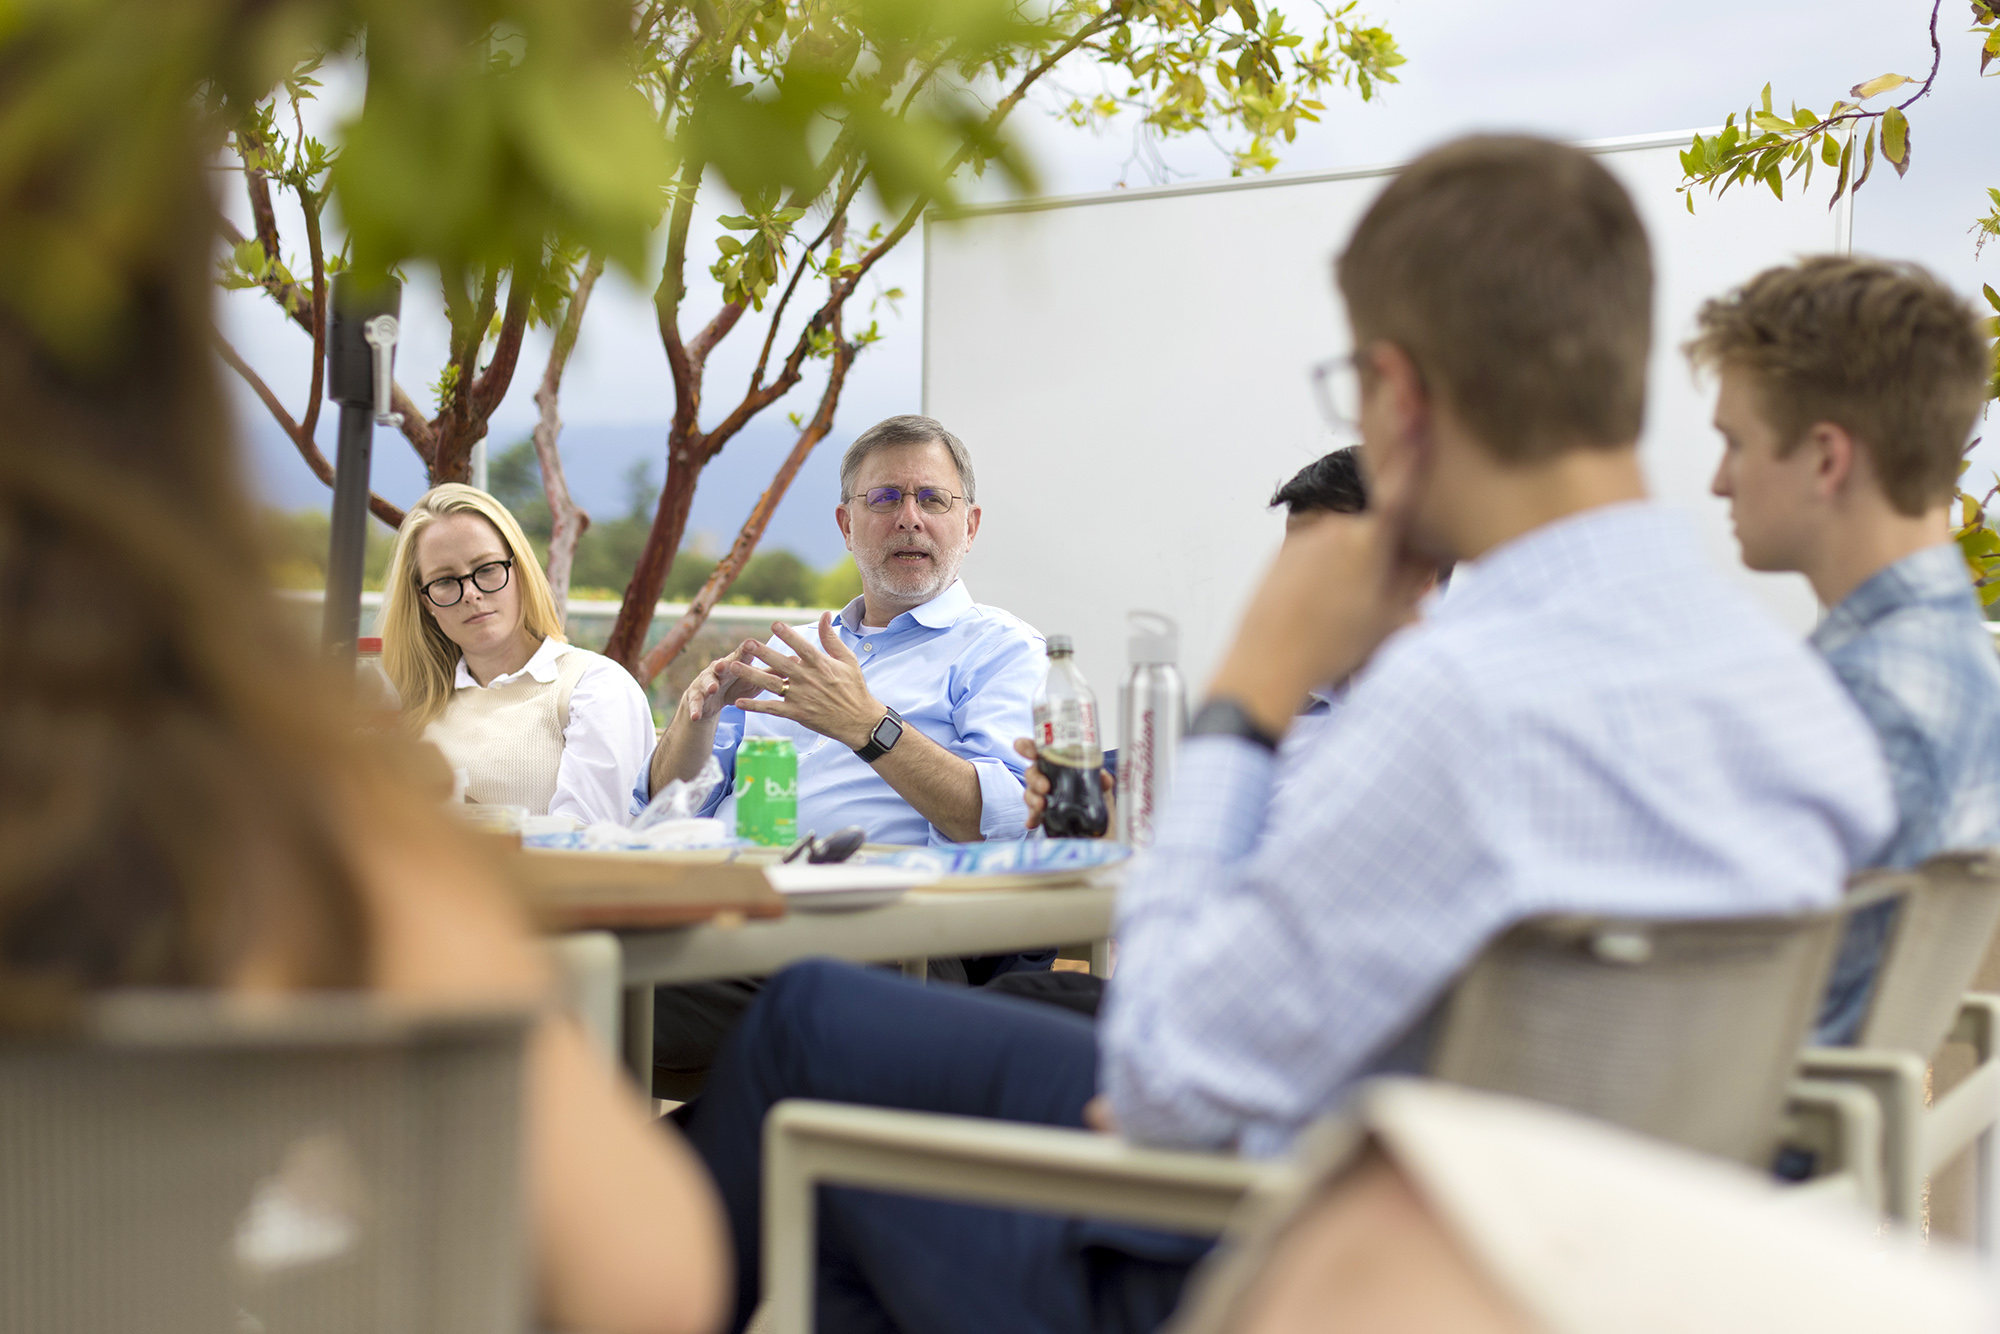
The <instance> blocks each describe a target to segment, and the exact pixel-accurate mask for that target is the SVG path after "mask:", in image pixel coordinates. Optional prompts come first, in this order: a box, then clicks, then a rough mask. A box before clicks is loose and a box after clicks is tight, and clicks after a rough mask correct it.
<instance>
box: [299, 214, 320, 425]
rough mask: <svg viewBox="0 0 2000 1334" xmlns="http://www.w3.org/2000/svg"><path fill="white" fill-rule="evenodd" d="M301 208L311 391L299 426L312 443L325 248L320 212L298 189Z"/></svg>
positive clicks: (317, 398) (317, 393)
mask: <svg viewBox="0 0 2000 1334" xmlns="http://www.w3.org/2000/svg"><path fill="white" fill-rule="evenodd" d="M298 193H299V205H300V207H301V208H302V209H303V210H304V212H305V217H306V250H307V253H309V254H310V255H311V256H312V285H313V288H312V340H313V372H312V390H311V392H310V394H309V396H308V398H307V401H306V415H305V419H304V420H303V421H301V422H300V423H299V431H298V435H299V438H300V439H302V440H311V439H313V438H314V435H315V432H317V431H318V430H319V405H320V402H321V400H322V399H323V398H324V397H325V393H326V249H325V245H324V243H323V242H322V241H321V238H320V230H319V210H318V209H315V208H314V207H313V206H312V201H311V200H310V199H308V198H307V197H306V196H307V194H308V193H309V191H308V190H307V189H306V188H305V187H304V186H303V185H302V186H300V187H299V192H298Z"/></svg>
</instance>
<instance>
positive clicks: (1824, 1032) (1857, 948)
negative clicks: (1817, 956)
mask: <svg viewBox="0 0 2000 1334" xmlns="http://www.w3.org/2000/svg"><path fill="white" fill-rule="evenodd" d="M1901 907H1902V904H1900V903H1898V902H1895V901H1894V900H1892V901H1890V902H1888V903H1872V904H1870V905H1869V906H1867V907H1866V908H1863V909H1861V911H1859V912H1857V913H1855V914H1854V915H1852V916H1851V917H1849V918H1848V919H1847V929H1846V931H1845V932H1844V933H1842V935H1841V937H1840V952H1839V953H1838V954H1837V955H1835V956H1834V960H1833V971H1832V973H1831V974H1830V975H1829V977H1828V979H1827V984H1826V997H1825V999H1824V1000H1822V1001H1821V1002H1820V1011H1819V1023H1818V1025H1817V1026H1816V1028H1815V1030H1814V1032H1813V1038H1812V1040H1813V1043H1814V1045H1816V1046H1821V1047H1851V1046H1853V1045H1854V1039H1855V1038H1857V1037H1859V1036H1860V1034H1861V1021H1862V1020H1863V1019H1866V1018H1867V1017H1868V1006H1869V1003H1870V1002H1871V1001H1873V1000H1874V998H1875V970H1876V969H1877V968H1878V967H1880V966H1881V963H1882V947H1883V946H1884V945H1886V944H1887V943H1888V940H1889V932H1890V930H1891V929H1892V928H1893V927H1894V926H1895V925H1896V912H1897V910H1898V909H1899V908H1901Z"/></svg>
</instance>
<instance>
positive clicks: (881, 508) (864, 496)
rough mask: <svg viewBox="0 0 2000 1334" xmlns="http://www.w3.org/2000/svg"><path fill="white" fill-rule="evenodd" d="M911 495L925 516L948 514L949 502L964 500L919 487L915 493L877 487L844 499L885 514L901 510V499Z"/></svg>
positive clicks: (942, 491) (939, 491) (933, 489)
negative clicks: (857, 502) (856, 501)
mask: <svg viewBox="0 0 2000 1334" xmlns="http://www.w3.org/2000/svg"><path fill="white" fill-rule="evenodd" d="M911 495H914V496H915V497H916V498H917V508H918V509H920V510H922V511H923V512H924V513H926V514H949V513H950V512H951V502H953V501H954V500H963V499H965V497H964V496H958V495H953V494H952V493H951V492H949V491H946V490H944V489H942V488H941V487H935V486H920V487H918V488H917V489H916V490H915V491H905V490H904V489H903V488H902V487H900V486H878V487H874V488H871V489H870V490H867V491H857V492H855V493H854V494H853V495H851V496H847V497H844V498H845V499H847V500H858V501H860V502H861V503H862V504H864V505H866V506H867V507H868V508H869V509H871V510H873V511H875V513H877V514H887V513H889V512H890V511H891V510H899V509H901V508H902V507H903V497H905V496H911Z"/></svg>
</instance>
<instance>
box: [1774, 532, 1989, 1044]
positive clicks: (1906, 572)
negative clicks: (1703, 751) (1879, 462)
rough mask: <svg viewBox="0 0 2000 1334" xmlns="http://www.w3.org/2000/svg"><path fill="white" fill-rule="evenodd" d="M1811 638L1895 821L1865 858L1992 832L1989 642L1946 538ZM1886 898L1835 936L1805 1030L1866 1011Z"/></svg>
mask: <svg viewBox="0 0 2000 1334" xmlns="http://www.w3.org/2000/svg"><path fill="white" fill-rule="evenodd" d="M1812 642H1813V646H1814V647H1815V648H1817V649H1818V650H1819V651H1820V652H1821V653H1822V654H1823V655H1825V657H1826V661H1827V664H1828V665H1829V666H1831V667H1832V668H1833V673H1834V675H1835V676H1837V677H1839V678H1840V682H1841V684H1842V685H1844V686H1846V687H1847V691H1848V693H1849V694H1850V695H1852V696H1853V697H1854V702H1855V703H1856V704H1857V705H1859V706H1860V708H1861V712H1862V713H1863V714H1864V715H1865V716H1866V717H1867V719H1868V721H1869V722H1870V723H1871V724H1873V725H1874V728H1875V733H1876V735H1877V737H1878V738H1879V739H1880V740H1881V743H1882V753H1883V756H1884V758H1885V759H1887V760H1888V762H1889V777H1890V781H1891V783H1892V784H1893V785H1894V787H1895V792H1896V809H1897V825H1896V833H1895V836H1894V837H1893V838H1892V839H1891V840H1890V841H1889V845H1888V846H1887V847H1885V848H1884V849H1883V850H1882V852H1881V854H1880V856H1878V857H1877V858H1876V863H1877V864H1878V865H1881V866H1889V867H1896V868H1898V869H1900V868H1903V867H1909V866H1915V865H1916V864H1917V863H1918V862H1920V861H1922V860H1924V858H1926V857H1929V856H1931V855H1932V854H1933V853H1938V852H1946V851H1951V850H1955V849H1963V848H1976V847H1985V846H1989V845H1992V844H1995V843H2000V653H1995V651H1994V645H1993V638H1992V636H1991V634H1990V633H1989V632H1988V631H1987V629H1986V623H1985V618H1984V614H1983V613H1982V611H1981V609H1980V605H1979V597H1978V595H1977V594H1976V593H1974V592H1973V590H1972V582H1971V578H1970V576H1969V575H1968V574H1967V572H1966V568H1965V560H1964V558H1963V557H1961V556H1960V555H1959V551H1958V547H1957V545H1956V544H1954V543H1945V544H1943V545H1940V546H1935V547H1926V548H1925V549H1924V550H1922V551H1919V552H1917V553H1916V554H1915V555H1911V556H1905V557H1904V558H1903V559H1902V560H1899V561H1897V562H1896V563H1895V564H1893V565H1890V566H1888V567H1887V568H1885V569H1883V570H1881V571H1879V572H1877V573H1876V574H1875V575H1873V576H1872V577H1870V578H1869V579H1868V581H1867V582H1865V583H1863V584H1862V585H1861V587H1859V588H1857V589H1855V590H1854V591H1853V592H1852V593H1850V594H1848V595H1847V598H1846V599H1845V600H1844V601H1843V602H1841V604H1840V605H1839V606H1838V607H1835V608H1834V609H1833V610H1832V611H1831V612H1830V613H1828V615H1827V618H1826V619H1825V620H1824V621H1822V622H1821V623H1820V626H1819V629H1817V630H1815V631H1814V632H1813V636H1812ZM1894 920H1895V905H1893V904H1886V905H1884V906H1883V907H1881V908H1879V909H1872V910H1870V911H1868V912H1866V913H1864V914H1861V915H1860V916H1857V917H1856V918H1855V919H1854V921H1853V923H1852V924H1851V925H1850V926H1849V928H1848V933H1847V938H1846V939H1845V940H1843V941H1842V942H1841V950H1840V957H1839V959H1838V960H1837V961H1836V962H1835V964H1834V971H1833V980H1832V983H1831V984H1830V986H1829V987H1828V989H1827V998H1826V1004H1825V1006H1824V1008H1823V1009H1822V1010H1821V1013H1820V1028H1819V1032H1818V1034H1817V1035H1816V1036H1817V1040H1818V1041H1820V1042H1822V1043H1842V1042H1852V1041H1853V1040H1854V1035H1855V1033H1856V1032H1857V1031H1858V1030H1859V1028H1860V1026H1861V1020H1862V1018H1863V1016H1865V1015H1866V1014H1867V1011H1868V999H1869V994H1870V992H1871V991H1872V989H1873V986H1874V980H1875V964H1876V961H1877V959H1878V958H1879V956H1880V954H1881V951H1882V943H1883V941H1884V939H1885V938H1886V937H1887V935H1888V931H1889V926H1890V924H1891V923H1892V922H1893V921H1894Z"/></svg>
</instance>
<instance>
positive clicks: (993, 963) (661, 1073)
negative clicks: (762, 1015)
mask: <svg viewBox="0 0 2000 1334" xmlns="http://www.w3.org/2000/svg"><path fill="white" fill-rule="evenodd" d="M1055 960H1056V952H1055V950H1054V949H1045V950H1033V951H1029V952H1027V953H1024V954H988V955H980V956H978V957H976V958H969V959H932V960H930V961H929V962H930V970H929V971H930V980H931V981H933V982H946V983H955V984H957V985H958V986H962V987H964V986H971V987H982V986H985V985H987V984H988V983H990V982H993V981H995V980H996V979H999V978H1003V977H1010V978H1030V977H1048V976H1051V974H1050V972H1049V966H1050V965H1051V964H1053V963H1054V962H1055ZM763 986H764V979H763V978H761V977H729V978H722V979H719V980H717V981H714V982H685V983H681V984H678V985H675V986H665V987H655V988H654V989H653V1096H654V1097H656V1098H672V1099H673V1100H674V1101H675V1102H687V1101H688V1100H690V1099H692V1098H694V1097H696V1096H698V1095H699V1094H700V1093H701V1090H702V1088H703V1086H704V1085H706V1084H707V1082H708V1072H709V1069H710V1068H711V1067H712V1066H714V1064H715V1054H716V1053H717V1052H719V1051H721V1050H722V1040H723V1039H724V1038H726V1037H728V1036H729V1033H730V1030H731V1029H733V1028H735V1027H736V1025H737V1022H738V1021H739V1020H741V1019H742V1018H743V1012H744V1011H745V1010H747V1009H749V1008H750V1002H751V1001H753V1000H755V999H757V993H758V991H760V990H761V989H762V988H763Z"/></svg>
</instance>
